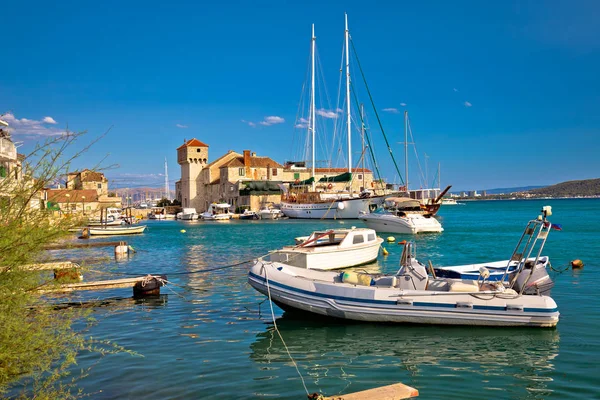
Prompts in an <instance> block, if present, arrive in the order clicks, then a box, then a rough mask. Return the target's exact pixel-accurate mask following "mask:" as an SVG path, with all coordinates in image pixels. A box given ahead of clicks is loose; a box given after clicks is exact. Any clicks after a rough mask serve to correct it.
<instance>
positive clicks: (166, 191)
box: [165, 157, 171, 200]
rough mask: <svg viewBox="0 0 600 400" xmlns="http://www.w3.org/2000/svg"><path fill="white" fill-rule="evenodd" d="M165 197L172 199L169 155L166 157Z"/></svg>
mask: <svg viewBox="0 0 600 400" xmlns="http://www.w3.org/2000/svg"><path fill="white" fill-rule="evenodd" d="M165 199H167V200H171V195H170V193H169V172H168V171H167V157H165Z"/></svg>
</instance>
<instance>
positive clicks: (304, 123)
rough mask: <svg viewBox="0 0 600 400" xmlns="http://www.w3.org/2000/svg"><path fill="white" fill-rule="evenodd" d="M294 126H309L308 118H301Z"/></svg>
mask: <svg viewBox="0 0 600 400" xmlns="http://www.w3.org/2000/svg"><path fill="white" fill-rule="evenodd" d="M294 128H308V120H307V119H306V118H300V119H299V120H298V122H297V123H296V125H294Z"/></svg>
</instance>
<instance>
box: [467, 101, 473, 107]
mask: <svg viewBox="0 0 600 400" xmlns="http://www.w3.org/2000/svg"><path fill="white" fill-rule="evenodd" d="M471 106H473V104H471V103H469V102H468V101H465V107H471Z"/></svg>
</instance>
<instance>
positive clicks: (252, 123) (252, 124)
mask: <svg viewBox="0 0 600 400" xmlns="http://www.w3.org/2000/svg"><path fill="white" fill-rule="evenodd" d="M248 125H250V126H251V127H253V128H254V127H255V126H256V124H255V123H254V122H252V121H249V122H248Z"/></svg>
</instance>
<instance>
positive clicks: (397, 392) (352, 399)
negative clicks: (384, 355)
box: [324, 383, 419, 400]
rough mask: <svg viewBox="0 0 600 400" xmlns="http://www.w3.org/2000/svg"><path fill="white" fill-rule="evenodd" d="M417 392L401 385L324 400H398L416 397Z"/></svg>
mask: <svg viewBox="0 0 600 400" xmlns="http://www.w3.org/2000/svg"><path fill="white" fill-rule="evenodd" d="M418 395H419V391H418V390H417V389H415V388H413V387H410V386H407V385H405V384H403V383H394V384H393V385H388V386H382V387H378V388H374V389H368V390H363V391H361V392H356V393H350V394H343V395H339V396H331V397H325V398H324V400H371V399H372V400H398V399H408V398H411V397H417V396H418Z"/></svg>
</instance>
